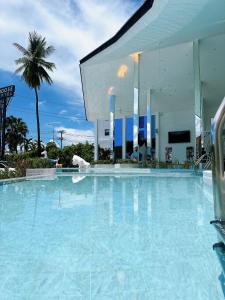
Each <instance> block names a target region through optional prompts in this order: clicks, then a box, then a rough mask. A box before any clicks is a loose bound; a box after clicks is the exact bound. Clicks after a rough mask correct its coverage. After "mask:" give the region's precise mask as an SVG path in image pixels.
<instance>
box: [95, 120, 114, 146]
mask: <svg viewBox="0 0 225 300" xmlns="http://www.w3.org/2000/svg"><path fill="white" fill-rule="evenodd" d="M109 128H110V125H109V121H105V120H99V121H98V144H99V146H100V147H101V148H105V149H108V148H111V147H112V141H111V139H110V136H105V129H109Z"/></svg>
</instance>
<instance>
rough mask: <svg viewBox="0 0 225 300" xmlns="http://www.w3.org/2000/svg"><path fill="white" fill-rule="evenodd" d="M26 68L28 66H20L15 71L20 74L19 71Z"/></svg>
mask: <svg viewBox="0 0 225 300" xmlns="http://www.w3.org/2000/svg"><path fill="white" fill-rule="evenodd" d="M25 68H26V66H24V65H22V66H20V67H19V68H17V69H16V71H15V73H16V74H19V73H21V72H22V71H23V70H24V69H25Z"/></svg>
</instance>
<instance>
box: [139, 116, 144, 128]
mask: <svg viewBox="0 0 225 300" xmlns="http://www.w3.org/2000/svg"><path fill="white" fill-rule="evenodd" d="M144 127H145V117H142V116H141V117H139V128H144Z"/></svg>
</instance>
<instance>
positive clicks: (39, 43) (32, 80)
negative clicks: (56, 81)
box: [13, 31, 55, 156]
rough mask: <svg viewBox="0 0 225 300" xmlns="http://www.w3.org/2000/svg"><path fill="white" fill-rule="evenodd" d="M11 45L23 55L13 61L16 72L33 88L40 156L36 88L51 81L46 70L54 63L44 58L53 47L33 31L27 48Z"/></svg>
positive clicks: (39, 144)
mask: <svg viewBox="0 0 225 300" xmlns="http://www.w3.org/2000/svg"><path fill="white" fill-rule="evenodd" d="M13 45H14V46H15V47H16V48H17V49H18V50H19V51H20V52H21V53H22V55H23V56H22V57H20V58H19V59H17V60H15V63H16V64H17V65H19V67H18V69H17V70H16V73H21V77H22V79H23V80H24V81H25V82H26V83H27V85H28V86H29V87H30V88H31V89H34V91H35V97H36V119H37V137H38V139H37V141H38V155H39V156H41V136H40V119H39V105H38V90H39V89H40V87H41V84H42V83H43V82H47V83H48V84H50V85H51V84H52V83H53V81H52V79H51V77H50V76H49V74H48V72H47V71H51V72H52V71H53V70H54V69H55V64H54V63H52V62H49V61H46V58H47V57H48V56H49V55H50V54H52V53H53V52H54V51H55V49H54V47H53V46H47V41H46V39H45V37H42V36H41V35H39V34H38V33H37V32H35V31H34V32H30V33H29V43H28V47H27V49H26V48H24V47H23V46H21V45H20V44H18V43H14V44H13Z"/></svg>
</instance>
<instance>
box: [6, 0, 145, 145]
mask: <svg viewBox="0 0 225 300" xmlns="http://www.w3.org/2000/svg"><path fill="white" fill-rule="evenodd" d="M142 3H143V0H85V1H84V0H51V1H46V0H35V1H33V0H1V10H0V49H1V58H0V87H3V86H7V85H10V84H15V85H16V93H15V97H14V98H13V99H12V102H11V104H10V107H9V110H8V115H14V116H16V117H21V118H23V119H24V120H25V121H26V122H27V124H28V127H29V131H30V132H29V136H30V137H32V138H36V119H35V97H34V92H33V91H32V90H30V89H29V88H28V87H27V86H26V85H25V83H24V82H23V81H22V80H21V79H20V77H19V76H17V75H15V73H14V70H15V63H14V60H15V59H16V58H18V57H19V56H20V54H19V53H18V51H17V49H15V48H14V47H13V46H12V43H13V42H18V43H20V44H22V45H24V46H26V45H27V37H28V32H29V31H33V30H36V31H37V32H38V33H40V34H42V35H43V36H45V37H46V38H47V40H48V42H49V44H51V45H54V47H55V48H56V51H55V53H54V54H53V55H52V56H51V58H50V60H51V61H54V62H55V64H56V67H57V70H56V71H55V72H54V74H52V78H53V80H54V84H53V85H52V86H48V85H45V84H44V85H43V86H42V87H41V90H40V92H39V98H40V118H41V137H42V140H43V141H44V142H47V141H49V140H50V139H52V135H53V134H52V128H53V127H55V131H56V132H57V130H59V129H64V130H65V136H64V137H65V141H64V144H65V145H67V144H71V143H77V142H84V141H85V140H89V141H93V124H92V123H90V122H87V121H85V116H84V108H83V99H82V92H81V83H80V75H79V60H80V59H81V58H82V57H84V56H85V55H86V54H88V53H89V52H91V51H92V50H93V49H95V48H96V47H97V46H99V45H100V44H101V43H103V42H104V41H105V40H106V39H108V38H110V37H111V36H112V35H113V34H115V33H116V31H117V30H118V29H119V28H120V27H121V26H122V25H123V23H124V22H125V21H126V20H127V18H128V17H129V16H130V15H132V14H133V12H134V11H135V10H136V9H137V8H138V7H139V6H140V5H141V4H142Z"/></svg>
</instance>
